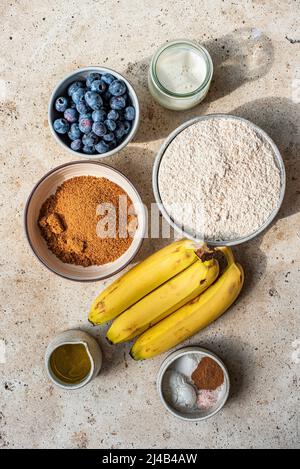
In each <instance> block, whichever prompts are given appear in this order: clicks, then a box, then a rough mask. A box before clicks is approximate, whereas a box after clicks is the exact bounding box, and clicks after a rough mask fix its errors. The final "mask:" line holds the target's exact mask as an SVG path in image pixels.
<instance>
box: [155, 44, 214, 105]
mask: <svg viewBox="0 0 300 469" xmlns="http://www.w3.org/2000/svg"><path fill="white" fill-rule="evenodd" d="M212 75H213V63H212V60H211V57H210V55H209V53H208V51H207V50H206V49H205V48H204V47H203V46H200V45H198V44H196V43H194V42H192V41H187V40H177V41H172V42H168V43H167V44H165V45H164V46H162V47H161V48H160V49H158V51H157V52H156V53H155V54H154V56H153V57H152V59H151V64H150V68H149V75H148V85H149V90H150V93H151V94H152V96H153V98H154V99H155V100H156V101H157V102H158V103H159V104H161V105H162V106H164V107H166V108H168V109H174V110H184V109H189V108H191V107H193V106H196V104H198V103H200V101H202V99H204V98H205V96H206V94H207V92H208V89H209V85H210V82H211V79H212Z"/></svg>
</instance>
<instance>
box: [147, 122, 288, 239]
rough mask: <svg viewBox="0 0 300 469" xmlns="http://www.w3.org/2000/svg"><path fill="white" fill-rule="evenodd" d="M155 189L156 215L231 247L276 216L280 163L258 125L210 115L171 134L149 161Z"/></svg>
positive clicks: (184, 232) (282, 189) (177, 227)
mask: <svg viewBox="0 0 300 469" xmlns="http://www.w3.org/2000/svg"><path fill="white" fill-rule="evenodd" d="M153 191H154V195H155V199H156V202H157V204H158V206H159V209H160V211H161V213H162V215H163V216H164V218H165V219H166V220H167V221H168V223H169V224H170V225H171V226H172V227H173V228H174V229H175V230H176V231H177V232H178V233H180V234H181V235H182V236H186V237H188V238H190V239H193V240H195V241H206V242H207V243H209V244H211V245H222V244H223V245H228V246H230V245H235V244H240V243H242V242H244V241H248V240H249V239H252V238H254V237H255V236H257V235H258V234H259V233H261V232H262V231H263V230H264V229H265V228H266V227H267V226H268V225H269V224H270V223H271V222H272V220H273V219H274V218H275V216H276V214H277V213H278V211H279V208H280V206H281V203H282V200H283V197H284V192H285V168H284V163H283V160H282V157H281V155H280V152H279V150H278V148H277V146H276V145H275V143H274V142H273V140H271V138H270V137H269V136H268V135H267V134H266V133H265V132H264V131H263V130H262V129H260V128H259V127H257V126H256V125H254V124H253V123H252V122H250V121H248V120H246V119H243V118H240V117H236V116H232V115H227V114H211V115H207V116H202V117H196V118H194V119H192V120H190V121H188V122H185V123H184V124H182V125H181V126H180V127H178V128H177V129H176V130H175V131H174V132H172V133H171V134H170V135H169V137H168V138H167V140H166V141H165V142H164V144H163V146H162V147H161V149H160V151H159V153H158V155H157V157H156V160H155V163H154V167H153Z"/></svg>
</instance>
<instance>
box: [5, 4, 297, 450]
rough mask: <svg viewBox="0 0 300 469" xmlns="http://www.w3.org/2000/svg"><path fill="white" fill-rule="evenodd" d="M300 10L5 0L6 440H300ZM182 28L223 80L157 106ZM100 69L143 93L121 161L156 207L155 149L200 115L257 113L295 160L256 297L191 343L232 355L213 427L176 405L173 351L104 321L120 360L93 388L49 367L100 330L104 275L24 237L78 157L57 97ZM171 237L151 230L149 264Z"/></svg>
mask: <svg viewBox="0 0 300 469" xmlns="http://www.w3.org/2000/svg"><path fill="white" fill-rule="evenodd" d="M42 5H43V6H42ZM299 6H300V4H299V1H288V0H285V1H273V2H268V1H262V0H259V1H258V0H255V1H254V0H253V1H240V2H230V1H218V0H214V1H211V0H205V1H203V2H199V1H196V0H192V1H174V0H172V1H170V0H166V1H164V2H162V1H158V0H144V1H143V2H140V1H138V0H130V1H128V0H126V1H124V0H120V1H115V0H111V1H109V2H107V1H106V2H105V1H96V0H89V1H88V2H87V1H85V0H81V1H80V2H79V1H77V0H71V1H68V2H63V1H55V0H53V1H51V2H44V3H42V2H40V1H38V0H30V1H29V0H28V1H26V0H19V1H16V2H9V1H4V2H1V5H0V14H1V52H0V65H1V74H0V137H1V138H0V145H1V185H0V190H1V198H0V200H1V202H0V203H1V226H0V230H1V260H0V262H1V322H0V448H20V447H22V448H24V447H33V448H46V447H49V448H55V447H63V448H99V447H103V448H131V447H132V448H145V447H150V448H156V447H158V448H173V447H174V448H195V447H197V448H208V447H217V448H231V447H243V448H265V447H281V448H296V447H299V446H300V444H299V442H300V422H299V386H300V376H299V369H300V357H299V355H300V330H299V303H300V301H299V284H300V274H299V268H300V257H299V252H300V250H299V246H300V227H299V226H300V225H299V222H300V216H299V208H300V161H299V157H300V151H299V150H300V138H299V123H300V122H299V120H300V119H299V102H300V68H299V61H298V62H297V55H298V58H299V49H300V44H299V40H300V31H299V24H297V10H299ZM181 37H186V38H189V39H194V40H196V41H199V42H200V43H203V44H204V45H206V47H207V48H208V49H209V51H210V52H211V55H212V58H213V61H214V64H215V74H214V81H213V84H212V87H211V90H210V93H209V95H208V97H207V99H206V100H205V101H204V102H203V103H202V104H201V105H199V106H198V107H196V108H194V109H192V110H190V111H188V112H177V113H175V112H171V111H166V110H164V109H163V108H161V107H160V106H158V105H157V104H155V103H154V102H153V100H152V98H151V97H150V95H149V92H148V90H147V87H146V74H147V67H148V63H149V57H150V55H151V54H152V53H153V52H154V51H155V50H156V48H157V47H158V46H160V45H161V44H162V43H163V42H165V41H166V40H168V39H174V38H181ZM93 64H95V65H101V64H102V65H106V66H108V67H112V68H115V69H116V70H118V71H120V72H122V73H124V74H125V75H126V77H127V78H128V79H130V80H131V82H132V83H133V85H134V86H135V87H136V90H137V92H138V95H139V97H140V101H141V107H142V121H141V126H140V130H139V133H138V135H137V137H136V139H135V142H134V143H132V144H130V145H129V146H128V147H127V148H126V149H125V150H124V151H122V152H121V153H120V154H118V155H117V156H114V157H112V158H109V159H107V160H106V162H107V163H108V164H111V165H112V166H114V167H116V168H118V169H120V170H121V171H123V172H124V173H125V174H126V175H127V176H128V177H129V178H130V179H131V180H132V181H133V183H135V184H136V186H137V187H138V189H139V191H140V193H141V195H142V198H143V199H144V201H145V202H147V203H148V204H149V203H151V202H152V201H153V195H152V190H151V168H152V163H153V159H154V157H155V154H156V152H157V150H158V149H159V146H160V144H161V142H162V140H163V139H164V138H165V137H166V136H167V135H168V133H169V132H170V131H171V130H173V129H174V128H175V127H176V126H177V125H178V124H180V123H181V122H183V121H185V120H186V119H188V118H190V117H193V116H196V115H202V114H207V113H213V112H228V113H232V114H236V115H240V116H243V117H246V118H249V119H251V120H252V121H253V122H255V123H256V124H258V125H260V126H261V127H262V128H263V129H264V130H266V131H267V132H268V133H269V134H270V135H271V137H273V139H274V140H275V142H276V143H277V144H278V146H279V148H280V150H281V151H282V155H283V157H284V161H285V164H286V169H287V193H286V198H285V200H284V204H283V207H282V209H281V211H280V213H279V215H278V217H277V218H276V220H275V222H274V223H273V224H272V226H271V227H270V229H269V230H268V231H265V232H264V233H263V234H262V235H261V236H259V237H258V238H257V239H255V240H254V241H252V242H249V243H247V244H245V245H243V246H240V247H238V248H236V250H235V252H236V255H237V256H238V258H239V260H240V261H241V262H242V264H243V265H244V266H245V271H246V281H245V288H244V291H243V294H242V296H241V298H240V299H239V301H238V302H237V304H236V305H235V306H234V307H233V308H232V309H231V310H230V311H229V312H228V313H226V314H225V315H224V316H223V317H222V318H221V319H220V320H218V321H217V322H216V323H215V324H214V325H212V326H211V327H209V328H208V329H206V330H204V331H202V332H201V333H199V334H198V335H196V336H195V337H193V338H192V339H191V340H190V341H188V342H187V343H191V344H201V345H202V346H206V347H208V348H209V349H211V350H213V351H215V352H217V353H218V354H219V355H220V357H221V358H223V359H224V361H225V362H226V363H227V365H228V368H229V371H230V375H231V379H232V392H231V396H230V399H229V401H228V403H227V405H226V407H225V408H224V409H223V411H222V412H221V413H219V414H218V415H216V416H215V417H214V418H212V419H210V420H208V421H206V422H203V423H199V424H196V423H186V422H183V421H178V420H176V419H174V418H173V417H172V416H171V415H169V414H168V413H167V412H166V411H165V410H164V408H163V407H162V405H161V403H160V401H159V397H158V395H157V392H156V388H155V380H156V376H157V372H158V368H159V366H160V364H161V362H162V359H163V356H160V357H158V358H156V359H154V360H151V361H149V362H143V363H135V362H133V360H132V359H131V358H130V357H129V355H128V350H129V346H128V344H125V345H123V346H119V347H111V346H109V345H107V344H106V343H105V342H104V340H103V337H104V334H105V328H103V329H101V330H100V329H99V328H94V329H93V330H91V332H92V333H93V334H94V335H95V336H96V337H99V339H100V341H101V345H102V348H103V351H104V356H105V360H104V366H103V370H102V373H101V374H100V375H99V377H98V378H97V379H95V380H94V381H93V383H92V384H90V385H89V386H87V387H86V388H83V389H81V390H79V391H76V392H73V393H69V392H65V391H62V390H60V389H58V388H56V387H54V386H53V385H52V384H51V383H50V382H49V381H48V379H47V377H46V374H45V371H44V364H43V359H44V353H45V348H46V346H47V344H48V342H49V340H50V338H51V337H53V336H54V335H55V334H56V333H57V332H59V331H61V330H64V329H67V328H74V327H78V326H79V327H81V328H82V329H85V330H90V329H91V328H90V327H89V326H88V324H87V312H88V308H89V305H90V303H91V300H92V299H93V298H94V296H95V295H96V294H97V293H99V291H100V290H101V289H102V288H103V284H101V283H93V284H88V285H81V284H74V283H72V282H69V281H66V280H63V279H61V278H59V277H57V276H55V275H54V274H52V273H50V272H48V271H47V270H46V269H45V268H44V267H43V266H42V265H40V264H39V262H38V261H37V260H36V259H35V258H34V256H33V254H32V252H31V251H30V249H29V247H28V244H27V242H26V239H25V236H24V231H23V209H24V205H25V202H26V198H27V196H28V194H29V192H30V190H31V189H32V187H33V185H34V184H35V183H36V182H37V181H38V180H39V178H40V177H41V176H43V175H44V174H45V173H46V172H47V171H48V170H50V169H51V168H53V167H55V166H56V165H58V164H60V163H65V162H68V161H71V160H72V157H71V156H70V155H69V154H68V153H67V152H66V151H64V150H63V149H62V148H60V147H59V146H58V145H57V143H56V142H55V141H54V139H53V137H52V136H51V134H50V131H49V128H48V124H47V104H48V99H49V95H50V93H51V91H52V89H53V87H54V86H55V85H56V83H57V82H58V80H60V79H61V78H63V77H64V76H65V75H66V74H68V73H69V72H71V71H72V70H74V69H76V68H77V67H81V66H86V65H93ZM165 243H166V241H163V240H160V239H156V240H149V239H148V240H146V241H145V243H144V246H143V249H142V251H141V252H140V254H139V259H142V258H143V257H145V256H146V255H147V254H148V253H150V252H152V251H153V250H154V249H156V248H158V247H160V246H162V245H163V244H165ZM4 352H5V353H4Z"/></svg>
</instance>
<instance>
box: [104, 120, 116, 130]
mask: <svg viewBox="0 0 300 469" xmlns="http://www.w3.org/2000/svg"><path fill="white" fill-rule="evenodd" d="M104 124H105V125H106V127H107V128H108V130H110V131H111V132H113V131H114V130H116V127H117V124H116V123H115V121H113V120H112V119H106V121H104Z"/></svg>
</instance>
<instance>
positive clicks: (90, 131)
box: [48, 67, 140, 158]
mask: <svg viewBox="0 0 300 469" xmlns="http://www.w3.org/2000/svg"><path fill="white" fill-rule="evenodd" d="M139 118H140V112H139V102H138V98H137V95H136V93H135V91H134V89H133V87H132V86H131V84H130V83H129V82H128V80H126V79H125V78H124V77H123V76H122V75H120V73H117V72H115V71H113V70H111V69H108V68H105V67H85V68H81V69H79V70H77V71H76V72H73V73H71V74H70V75H68V76H67V77H66V78H65V79H64V80H62V81H61V82H60V83H59V84H58V85H57V86H56V88H55V89H54V91H53V93H52V95H51V98H50V102H49V109H48V119H49V125H50V129H51V131H52V134H53V135H54V137H55V138H56V140H57V141H58V142H59V143H60V144H61V145H62V146H63V147H65V148H67V149H68V150H69V151H70V152H71V153H73V154H75V155H78V154H80V155H82V156H85V157H89V158H100V157H104V156H111V155H113V154H114V153H116V152H118V151H119V150H121V149H122V148H124V147H125V146H126V145H127V143H129V142H130V140H132V138H133V137H134V135H135V133H136V131H137V128H138V125H139Z"/></svg>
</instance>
